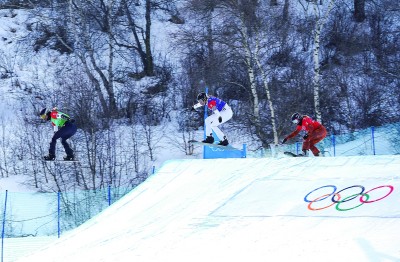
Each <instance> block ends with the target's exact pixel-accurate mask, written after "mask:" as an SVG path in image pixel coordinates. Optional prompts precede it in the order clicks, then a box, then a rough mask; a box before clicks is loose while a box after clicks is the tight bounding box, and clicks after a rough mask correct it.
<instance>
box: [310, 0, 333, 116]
mask: <svg viewBox="0 0 400 262" xmlns="http://www.w3.org/2000/svg"><path fill="white" fill-rule="evenodd" d="M333 2H334V0H330V2H329V6H328V8H327V10H326V13H325V16H324V17H323V19H321V18H320V16H319V12H318V8H317V5H316V4H315V3H314V4H313V5H314V13H315V16H316V19H317V21H316V23H315V30H314V48H313V63H314V77H313V89H314V110H315V115H316V118H317V121H319V122H321V121H322V116H321V106H320V97H319V90H320V85H321V83H320V69H321V68H320V64H319V51H320V36H321V32H322V28H323V25H324V24H325V22H326V20H327V18H328V15H329V13H330V11H331V10H332V7H333Z"/></svg>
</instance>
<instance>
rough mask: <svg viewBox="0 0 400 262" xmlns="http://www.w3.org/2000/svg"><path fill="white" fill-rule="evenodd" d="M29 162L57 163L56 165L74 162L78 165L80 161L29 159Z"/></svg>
mask: <svg viewBox="0 0 400 262" xmlns="http://www.w3.org/2000/svg"><path fill="white" fill-rule="evenodd" d="M28 161H40V162H56V163H64V162H72V163H77V162H79V160H76V159H75V160H64V159H54V160H44V159H28Z"/></svg>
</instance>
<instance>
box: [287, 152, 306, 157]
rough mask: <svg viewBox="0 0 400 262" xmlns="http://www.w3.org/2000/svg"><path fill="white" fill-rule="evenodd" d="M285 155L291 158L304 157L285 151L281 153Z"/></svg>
mask: <svg viewBox="0 0 400 262" xmlns="http://www.w3.org/2000/svg"><path fill="white" fill-rule="evenodd" d="M283 153H284V154H285V155H287V156H291V157H304V155H302V154H298V155H296V154H295V153H292V152H289V151H285V152H283Z"/></svg>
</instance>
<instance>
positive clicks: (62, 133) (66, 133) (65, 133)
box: [49, 122, 77, 156]
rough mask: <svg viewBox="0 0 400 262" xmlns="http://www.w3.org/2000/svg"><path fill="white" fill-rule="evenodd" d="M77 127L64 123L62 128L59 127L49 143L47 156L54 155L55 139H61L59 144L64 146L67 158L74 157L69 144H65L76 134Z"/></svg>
mask: <svg viewBox="0 0 400 262" xmlns="http://www.w3.org/2000/svg"><path fill="white" fill-rule="evenodd" d="M76 130H77V127H76V125H75V124H73V123H71V122H66V123H65V125H64V126H63V127H61V128H60V129H59V130H58V131H57V132H55V133H54V135H53V138H52V139H51V142H50V148H49V154H50V155H55V154H56V143H57V139H59V138H61V144H62V145H63V146H64V149H65V153H67V156H72V155H74V151H73V150H72V149H71V147H70V146H69V144H68V143H67V139H68V138H70V137H71V136H73V135H74V134H75V133H76Z"/></svg>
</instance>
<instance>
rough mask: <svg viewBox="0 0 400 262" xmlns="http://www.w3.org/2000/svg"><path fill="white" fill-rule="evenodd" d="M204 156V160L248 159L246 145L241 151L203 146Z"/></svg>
mask: <svg viewBox="0 0 400 262" xmlns="http://www.w3.org/2000/svg"><path fill="white" fill-rule="evenodd" d="M203 150H204V153H203V156H204V159H212V158H246V145H245V144H244V145H243V149H241V150H239V149H238V150H232V149H229V150H226V149H223V148H219V147H209V146H203Z"/></svg>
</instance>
